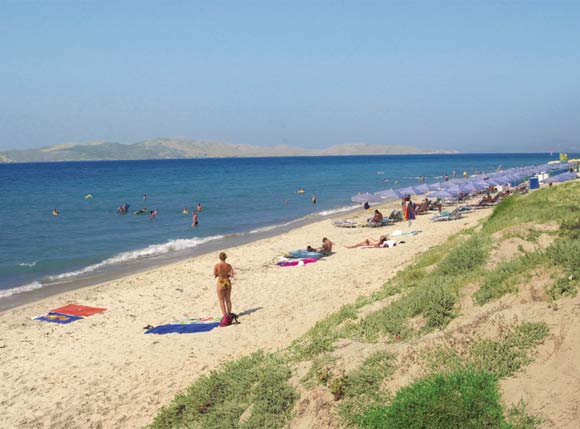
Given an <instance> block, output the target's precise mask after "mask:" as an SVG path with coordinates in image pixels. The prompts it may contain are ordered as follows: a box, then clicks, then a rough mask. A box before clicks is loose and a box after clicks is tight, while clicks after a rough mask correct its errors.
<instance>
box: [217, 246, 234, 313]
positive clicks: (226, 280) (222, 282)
mask: <svg viewBox="0 0 580 429" xmlns="http://www.w3.org/2000/svg"><path fill="white" fill-rule="evenodd" d="M226 259H227V255H226V254H225V252H222V253H220V262H218V263H217V264H215V266H214V267H213V275H214V277H217V295H218V300H219V303H220V308H221V310H222V315H224V316H225V315H226V314H229V313H231V312H232V301H231V300H230V297H231V295H232V280H231V279H232V278H233V277H234V269H233V268H232V266H231V265H230V264H228V263H227V262H226Z"/></svg>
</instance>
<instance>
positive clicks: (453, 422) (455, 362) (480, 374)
mask: <svg viewBox="0 0 580 429" xmlns="http://www.w3.org/2000/svg"><path fill="white" fill-rule="evenodd" d="M570 201H580V183H571V184H566V185H562V186H557V187H553V188H545V189H541V190H538V191H535V192H533V193H531V194H530V195H527V196H518V195H516V196H512V197H510V198H508V199H506V200H505V201H503V202H502V203H500V204H499V205H498V206H497V207H496V208H495V209H494V211H493V213H492V215H491V216H490V217H489V218H488V219H487V220H485V221H484V222H482V224H481V226H480V228H475V229H474V228H472V229H469V230H465V231H462V232H460V233H458V234H456V235H454V236H452V237H450V238H449V239H448V241H447V242H446V243H445V244H443V245H441V246H437V247H434V248H432V249H429V250H428V251H426V252H424V253H423V254H422V255H420V256H418V257H417V258H416V259H415V263H414V264H412V265H410V266H409V267H407V268H406V269H404V270H402V271H400V272H398V273H397V274H396V275H395V276H394V277H393V278H392V279H391V280H389V281H388V282H387V283H385V285H384V286H383V288H382V289H381V290H379V291H377V292H375V293H373V294H372V295H370V296H362V297H359V298H358V299H357V300H356V302H355V303H354V304H348V305H344V306H343V307H342V308H341V309H340V310H339V311H338V312H336V313H334V314H332V315H330V316H328V317H326V318H325V319H322V320H320V321H319V322H317V323H316V324H315V326H313V327H312V328H311V329H310V330H309V331H308V332H307V333H306V334H305V335H303V336H302V337H300V338H298V339H296V340H295V341H294V342H293V343H292V344H291V345H290V346H289V347H288V348H287V349H285V350H282V351H281V352H279V353H276V354H266V353H262V352H257V353H254V354H252V355H250V356H246V357H243V358H240V359H238V360H236V361H235V362H229V363H227V364H225V365H223V366H222V367H220V368H219V369H217V370H215V371H212V372H211V373H210V374H208V375H206V376H204V377H201V378H200V379H199V380H197V381H196V382H195V383H194V384H193V385H192V386H191V387H190V388H189V389H187V390H186V391H185V392H183V393H182V394H180V395H178V396H177V397H176V398H175V399H174V400H173V402H172V403H171V404H169V405H168V406H167V407H164V408H163V409H162V410H161V411H160V412H159V413H158V415H157V416H156V418H155V420H154V422H153V423H152V425H151V427H152V428H218V427H219V428H222V427H228V428H230V427H231V428H281V427H283V426H284V425H285V424H286V423H287V422H288V421H289V419H290V418H291V410H292V408H293V406H294V404H295V402H296V400H297V399H298V394H297V392H296V391H295V389H294V388H293V387H291V385H290V384H289V380H290V378H291V375H292V371H293V368H295V366H296V365H297V364H298V363H303V362H311V363H312V365H311V369H310V371H309V373H308V375H307V376H306V377H304V379H303V380H302V382H303V385H305V386H306V387H313V386H314V385H316V384H319V385H323V386H325V388H328V389H329V390H330V391H331V392H332V393H333V395H334V397H335V399H336V401H337V402H338V411H339V414H340V416H341V418H342V420H341V421H342V423H343V424H344V425H345V426H352V425H355V426H361V427H405V428H415V427H417V428H419V427H429V428H438V427H441V428H443V427H474V428H475V427H478V428H479V427H498V428H520V429H527V428H534V427H536V426H537V425H538V424H539V420H538V419H535V418H534V417H531V416H528V415H527V414H526V413H525V406H524V405H523V404H520V405H519V406H518V407H514V408H512V409H510V410H505V409H504V408H503V406H502V404H501V402H500V400H499V393H498V390H497V380H498V378H501V377H505V376H508V375H510V374H513V373H515V372H517V371H518V370H519V369H520V368H522V367H523V366H524V365H526V364H527V363H528V362H529V361H530V359H531V355H530V351H531V350H532V349H533V348H534V347H535V346H536V345H537V344H538V343H539V342H540V341H541V340H542V338H544V337H545V336H546V335H547V333H548V331H547V327H546V326H545V325H543V324H533V323H527V324H523V325H520V326H518V327H513V328H511V329H508V330H507V331H506V332H505V333H504V335H503V336H501V338H500V339H497V340H489V339H487V340H485V339H482V340H478V341H477V342H476V343H475V344H474V345H473V346H472V347H471V348H470V349H469V351H468V352H467V354H465V353H463V354H462V353H460V352H459V351H457V350H452V349H438V350H436V351H435V352H434V353H433V355H432V357H431V358H430V359H431V361H430V365H431V370H430V371H431V374H430V375H428V376H427V377H425V378H423V379H421V380H418V381H417V382H415V383H413V384H412V385H410V386H407V387H405V388H402V389H400V390H399V391H398V392H396V393H395V394H394V396H392V395H391V394H389V393H387V392H384V391H383V390H382V389H381V383H382V382H383V381H384V380H385V379H388V378H389V377H390V376H391V375H392V374H393V373H394V371H395V369H396V368H397V360H396V356H395V355H393V354H391V353H387V352H378V353H376V354H374V355H372V356H371V357H370V358H369V359H366V360H365V361H364V362H363V363H362V364H361V365H360V367H359V368H357V369H356V370H354V371H352V372H350V373H348V374H342V375H341V373H340V372H338V373H337V372H336V371H334V369H335V368H334V365H335V362H336V359H335V357H334V356H333V355H332V352H333V351H334V350H335V348H336V343H337V340H339V339H344V338H349V339H351V340H354V341H360V342H382V343H385V344H388V343H389V342H395V341H405V340H407V339H410V338H413V337H417V336H420V335H424V334H426V333H428V332H431V331H433V330H435V329H444V328H445V327H446V326H447V324H448V323H449V322H450V321H451V320H452V319H453V318H454V317H456V316H457V315H458V314H459V312H460V308H459V296H460V292H461V289H462V288H463V287H464V286H466V285H468V284H473V283H474V282H477V283H479V284H481V285H482V287H481V288H480V290H479V291H478V292H477V294H476V296H475V297H474V299H475V300H476V302H478V303H479V304H483V303H486V302H489V301H491V300H494V299H497V298H499V297H501V296H503V295H505V294H506V293H512V292H516V291H517V284H518V282H519V281H520V280H521V279H522V278H526V277H525V276H526V275H528V274H529V272H530V270H531V269H533V268H536V267H538V266H542V265H544V266H550V267H552V268H553V267H556V268H557V270H558V272H559V273H560V275H559V277H558V278H557V279H555V281H554V283H553V284H552V285H551V286H550V288H549V290H548V293H549V294H550V296H552V298H553V299H558V298H560V297H562V296H567V295H574V294H575V293H576V292H577V288H578V285H579V284H578V281H579V278H580V272H579V270H580V209H579V208H578V206H577V205H574V203H571V202H570ZM548 222H557V223H559V224H560V230H559V231H558V239H557V241H555V242H554V243H553V244H552V245H551V246H550V247H549V248H547V249H546V250H544V251H538V252H530V253H526V254H524V255H523V256H521V257H519V258H515V259H512V260H511V261H505V262H503V263H501V264H499V265H498V266H497V267H496V268H494V269H492V270H487V269H485V265H486V263H487V260H488V258H489V253H490V250H491V246H492V242H493V236H494V233H496V232H498V231H502V230H504V229H505V228H509V227H513V226H516V225H520V224H522V223H527V224H534V225H539V224H544V223H548ZM526 239H528V241H534V240H537V239H538V234H537V233H533V234H531V235H529V236H528V237H526ZM389 297H391V299H390V300H389V304H385V306H384V307H383V308H379V309H378V310H376V311H374V312H371V313H369V314H366V315H365V316H364V317H360V316H359V310H361V309H362V308H364V307H365V306H367V305H369V304H374V303H377V302H379V301H382V300H385V299H386V298H389ZM416 317H420V318H422V319H423V320H424V324H423V325H422V326H421V327H419V328H417V327H412V326H411V325H410V321H411V320H412V319H413V318H416Z"/></svg>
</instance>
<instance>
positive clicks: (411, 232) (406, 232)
mask: <svg viewBox="0 0 580 429" xmlns="http://www.w3.org/2000/svg"><path fill="white" fill-rule="evenodd" d="M417 234H419V231H404V232H403V231H399V230H397V231H393V232H391V233H390V234H389V235H390V236H391V237H400V236H403V235H417Z"/></svg>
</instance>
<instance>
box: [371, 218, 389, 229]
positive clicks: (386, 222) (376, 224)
mask: <svg viewBox="0 0 580 429" xmlns="http://www.w3.org/2000/svg"><path fill="white" fill-rule="evenodd" d="M392 224H393V221H392V220H390V219H383V220H382V221H380V222H373V221H372V220H369V221H368V222H367V228H379V227H381V226H388V225H392Z"/></svg>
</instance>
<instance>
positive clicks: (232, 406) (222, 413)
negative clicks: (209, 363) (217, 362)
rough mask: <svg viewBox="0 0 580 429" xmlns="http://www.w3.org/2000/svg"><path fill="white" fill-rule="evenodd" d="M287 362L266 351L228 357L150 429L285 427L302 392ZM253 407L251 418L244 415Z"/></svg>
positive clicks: (177, 401) (176, 399)
mask: <svg viewBox="0 0 580 429" xmlns="http://www.w3.org/2000/svg"><path fill="white" fill-rule="evenodd" d="M290 376H291V372H290V369H289V368H288V367H287V365H286V364H285V363H284V362H283V361H281V360H280V359H279V358H277V357H276V356H274V355H270V354H265V353H262V352H256V353H253V354H252V355H250V356H246V357H243V358H241V359H238V360H237V361H235V362H229V363H227V364H225V365H223V366H222V367H221V368H220V369H219V370H215V371H212V372H211V373H210V374H208V375H206V376H204V377H202V378H200V379H199V380H197V381H196V382H195V383H194V384H193V385H192V386H191V387H189V388H188V389H187V391H186V392H185V393H182V394H180V395H178V396H177V397H176V398H175V399H174V400H173V402H172V403H171V404H169V405H168V406H167V407H164V408H163V409H161V411H160V412H159V413H158V414H157V416H156V417H155V420H154V421H153V423H152V425H151V427H152V428H163V429H166V428H167V429H169V428H204V429H212V428H216V429H217V428H225V427H227V428H237V427H242V428H243V427H248V428H274V427H282V426H283V425H284V424H285V422H286V421H287V420H288V419H289V416H290V411H291V409H292V407H293V405H294V402H295V401H296V399H297V398H298V395H297V394H296V392H295V391H294V389H292V388H291V387H290V386H289V385H288V380H289V378H290ZM250 407H251V410H252V412H251V413H250V415H249V417H248V419H247V420H246V421H245V422H243V423H242V424H240V416H241V415H242V414H243V413H244V411H246V410H247V409H248V408H250Z"/></svg>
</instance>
